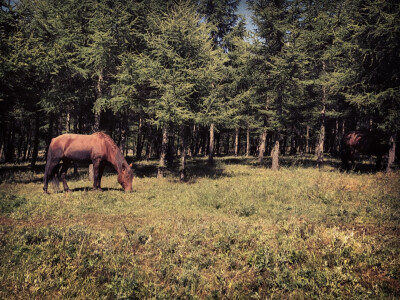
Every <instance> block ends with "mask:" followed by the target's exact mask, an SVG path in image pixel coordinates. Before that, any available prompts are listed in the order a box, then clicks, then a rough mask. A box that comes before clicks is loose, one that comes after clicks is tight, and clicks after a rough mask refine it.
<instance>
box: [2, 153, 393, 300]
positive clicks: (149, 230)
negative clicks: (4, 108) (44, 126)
mask: <svg viewBox="0 0 400 300" xmlns="http://www.w3.org/2000/svg"><path fill="white" fill-rule="evenodd" d="M267 163H268V162H267ZM283 163H284V164H283V167H282V168H281V170H280V171H278V172H274V171H271V170H269V169H268V168H267V167H265V166H264V167H260V166H257V164H256V160H255V159H253V158H248V159H247V158H233V157H228V158H219V159H217V160H216V163H215V165H214V166H207V164H206V161H205V160H203V159H196V160H190V161H189V163H188V168H189V170H188V174H190V175H189V176H190V179H189V181H188V182H187V183H180V182H179V181H178V176H177V172H178V167H175V168H173V171H172V172H171V173H169V174H168V175H167V177H166V178H165V179H163V180H157V179H156V178H155V174H156V162H140V163H136V165H135V173H136V175H137V176H136V177H135V178H134V182H133V185H134V192H133V193H130V194H128V193H124V192H123V191H122V189H121V188H120V186H119V185H118V183H117V180H116V177H117V176H116V174H115V173H113V172H110V173H108V174H106V176H105V177H104V178H103V181H102V187H103V188H104V189H105V191H103V192H95V191H91V190H90V187H91V186H92V183H91V182H89V181H88V180H87V178H86V175H85V169H79V174H78V175H75V176H70V180H69V186H70V188H71V190H72V192H69V193H55V192H53V190H52V188H51V187H50V192H51V194H50V195H44V194H43V193H42V176H43V165H40V166H38V168H37V169H35V170H30V169H29V168H28V167H27V166H25V165H1V166H0V181H1V183H0V201H1V202H0V209H1V214H0V299H13V298H14V299H29V298H37V299H48V298H63V299H65V298H86V299H103V298H104V299H148V298H157V299H179V298H180V299H265V298H268V299H282V298H284V299H289V298H290V299H312V298H317V299H333V298H335V299H336V298H351V299H366V298H370V299H396V298H397V299H398V298H399V297H400V172H399V171H396V172H394V173H392V174H388V175H387V174H384V173H371V172H366V171H368V170H369V169H373V168H372V167H371V165H369V163H368V162H364V163H363V164H360V165H359V167H358V170H361V172H351V173H341V172H339V171H338V170H337V168H336V166H337V164H338V162H337V161H335V160H331V161H328V163H327V164H326V165H325V166H324V169H323V170H321V171H319V170H318V169H316V168H314V167H313V163H312V162H311V160H307V159H304V158H296V157H291V158H286V159H285V160H284V161H283ZM71 177H72V178H71Z"/></svg>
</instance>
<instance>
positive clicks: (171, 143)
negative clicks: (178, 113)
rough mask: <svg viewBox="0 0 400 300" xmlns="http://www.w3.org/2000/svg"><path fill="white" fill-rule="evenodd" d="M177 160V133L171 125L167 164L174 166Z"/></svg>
mask: <svg viewBox="0 0 400 300" xmlns="http://www.w3.org/2000/svg"><path fill="white" fill-rule="evenodd" d="M174 159H175V132H174V125H173V124H172V123H171V124H170V126H169V132H168V146H167V163H168V165H170V166H172V165H173V163H174Z"/></svg>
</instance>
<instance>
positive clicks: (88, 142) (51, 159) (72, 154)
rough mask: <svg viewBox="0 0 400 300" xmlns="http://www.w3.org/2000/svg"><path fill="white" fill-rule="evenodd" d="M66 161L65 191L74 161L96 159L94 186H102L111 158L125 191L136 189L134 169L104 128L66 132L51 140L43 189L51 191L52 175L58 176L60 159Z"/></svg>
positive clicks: (63, 169) (88, 161) (63, 168)
mask: <svg viewBox="0 0 400 300" xmlns="http://www.w3.org/2000/svg"><path fill="white" fill-rule="evenodd" d="M60 161H62V162H63V164H62V167H61V171H60V175H61V178H62V180H63V185H64V191H68V190H69V189H68V185H67V181H66V179H65V176H66V174H67V170H68V168H69V167H70V166H71V163H72V162H73V161H76V162H84V163H93V175H94V176H93V178H94V182H93V189H94V190H101V188H100V181H101V177H102V176H103V171H104V167H105V165H106V163H107V162H109V163H111V164H112V165H113V166H114V168H115V170H116V171H117V172H118V182H119V183H120V184H121V185H122V188H123V189H124V190H125V192H131V191H132V179H133V171H132V169H131V166H130V165H128V163H127V162H126V160H125V158H124V156H123V155H122V153H121V151H120V149H119V148H118V146H117V145H116V144H115V143H114V141H113V140H112V139H111V138H110V137H109V136H108V135H107V134H105V133H103V132H96V133H94V134H92V135H83V134H63V135H60V136H58V137H56V138H54V139H52V140H51V143H50V146H49V151H48V154H47V163H46V169H45V173H44V180H43V181H44V186H43V190H44V192H45V193H47V186H48V182H49V179H51V178H53V177H54V178H55V177H56V176H57V173H58V169H59V163H60Z"/></svg>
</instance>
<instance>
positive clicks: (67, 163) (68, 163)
mask: <svg viewBox="0 0 400 300" xmlns="http://www.w3.org/2000/svg"><path fill="white" fill-rule="evenodd" d="M70 166H71V161H70V160H68V159H63V165H62V168H61V172H60V174H61V179H62V181H63V186H64V191H65V192H68V191H69V188H68V184H67V179H66V176H67V171H68V168H69V167H70Z"/></svg>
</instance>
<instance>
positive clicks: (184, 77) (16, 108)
mask: <svg viewBox="0 0 400 300" xmlns="http://www.w3.org/2000/svg"><path fill="white" fill-rule="evenodd" d="M246 4H247V6H248V9H249V12H250V13H251V14H252V20H247V22H253V23H254V25H255V28H256V29H255V32H249V31H247V30H246V23H245V21H244V20H243V19H242V17H241V16H240V15H239V14H238V6H239V1H238V0H221V1H206V0H204V1H203V0H202V1H189V0H187V1H156V0H153V1H139V0H136V1H127V0H118V1H107V0H90V1H78V0H63V1H61V0H30V1H28V0H19V1H6V0H2V1H1V9H0V37H1V45H0V51H1V57H0V62H1V63H0V80H1V90H0V119H1V120H0V126H1V130H0V131H1V132H0V134H1V136H0V154H1V157H0V159H1V160H3V161H8V162H9V161H15V160H18V161H21V160H30V161H31V162H32V165H34V164H35V162H36V160H37V158H38V153H39V152H40V150H46V148H47V147H48V145H49V143H50V140H51V138H52V137H54V136H56V135H59V134H61V133H64V132H75V133H91V132H93V131H98V130H103V131H106V132H107V133H109V134H110V135H111V136H112V137H113V139H114V140H115V141H116V142H117V144H118V145H119V146H120V147H121V149H122V150H123V151H124V153H125V154H128V153H133V154H132V155H134V156H135V157H136V158H137V159H141V158H143V157H146V158H160V168H161V169H165V168H166V167H167V164H166V160H168V161H173V159H174V157H178V156H185V155H190V156H196V155H209V157H210V160H211V161H212V156H213V155H214V154H216V155H221V154H229V153H232V154H235V155H239V154H244V153H245V154H247V155H255V156H257V155H258V157H259V160H260V161H262V159H263V157H264V155H265V153H267V154H270V155H271V156H272V158H273V159H272V168H274V169H279V157H280V156H282V155H286V154H292V155H293V154H299V153H300V154H301V153H315V154H316V158H317V159H318V161H319V162H320V163H322V161H323V159H324V154H327V153H330V154H332V155H338V154H339V152H340V139H341V137H342V136H343V134H344V133H345V132H347V131H350V130H355V129H360V128H364V129H367V130H371V131H372V130H373V131H377V132H379V133H380V137H381V138H382V141H381V142H382V143H391V145H392V146H395V143H396V140H397V139H398V136H399V134H398V132H399V129H400V121H399V120H400V115H399V114H400V113H399V112H400V100H399V99H400V88H399V87H400V82H399V74H400V70H399V66H400V61H399V59H400V54H399V49H400V45H399V41H400V15H399V14H400V5H399V3H398V1H372V0H367V1H361V0H335V1H327V0H320V1H311V2H310V1H305V0H279V1H270V0H249V1H246ZM244 137H245V138H244ZM391 149H393V151H395V150H394V149H395V147H394V148H393V147H392V148H391ZM182 169H184V161H182ZM389 169H390V168H389Z"/></svg>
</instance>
